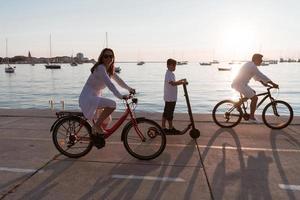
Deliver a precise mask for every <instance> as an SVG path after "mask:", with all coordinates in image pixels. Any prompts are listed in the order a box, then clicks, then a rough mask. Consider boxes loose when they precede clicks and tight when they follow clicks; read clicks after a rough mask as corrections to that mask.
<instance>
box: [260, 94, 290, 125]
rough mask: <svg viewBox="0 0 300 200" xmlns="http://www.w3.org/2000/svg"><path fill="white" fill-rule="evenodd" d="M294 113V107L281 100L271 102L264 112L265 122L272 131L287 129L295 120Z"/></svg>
mask: <svg viewBox="0 0 300 200" xmlns="http://www.w3.org/2000/svg"><path fill="white" fill-rule="evenodd" d="M293 116H294V112H293V109H292V107H291V106H290V105H289V104H288V103H286V102H284V101H280V100H276V101H273V102H270V103H269V104H267V105H266V107H265V108H264V110H263V112H262V119H263V122H264V123H265V124H266V125H267V126H268V127H269V128H272V129H282V128H285V127H287V126H288V125H289V124H290V123H291V121H292V120H293Z"/></svg>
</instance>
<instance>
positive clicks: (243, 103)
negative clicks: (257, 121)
mask: <svg viewBox="0 0 300 200" xmlns="http://www.w3.org/2000/svg"><path fill="white" fill-rule="evenodd" d="M271 88H272V87H269V88H267V92H263V93H259V94H257V95H255V96H257V97H259V96H264V97H263V98H262V99H261V100H260V101H259V103H258V104H257V106H256V109H257V108H259V107H260V106H261V105H262V104H263V103H264V102H265V100H266V99H267V98H269V99H270V101H271V102H273V101H274V98H273V97H272V95H271V92H270V89H271ZM246 101H248V98H242V95H241V98H240V100H239V102H238V103H237V105H238V106H240V105H241V107H242V109H243V115H248V113H247V107H246V106H245V102H246ZM273 110H274V114H275V115H278V114H277V110H276V107H275V106H273Z"/></svg>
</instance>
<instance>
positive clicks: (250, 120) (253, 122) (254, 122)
mask: <svg viewBox="0 0 300 200" xmlns="http://www.w3.org/2000/svg"><path fill="white" fill-rule="evenodd" d="M248 122H250V123H252V124H261V123H262V122H261V121H259V120H258V119H249V120H248Z"/></svg>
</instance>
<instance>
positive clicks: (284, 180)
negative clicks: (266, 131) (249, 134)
mask: <svg viewBox="0 0 300 200" xmlns="http://www.w3.org/2000/svg"><path fill="white" fill-rule="evenodd" d="M270 137H271V138H270V141H271V146H272V149H273V157H274V160H275V163H276V166H277V168H278V172H279V174H280V177H281V180H282V183H283V184H287V185H289V184H290V183H289V180H288V178H287V176H286V174H285V171H284V168H283V166H282V164H281V161H280V156H279V153H278V151H276V149H277V143H276V141H277V138H278V137H283V138H285V139H286V140H287V141H288V142H289V143H290V144H293V146H296V147H298V148H300V142H299V141H298V140H297V139H296V138H294V137H293V136H291V135H290V134H288V133H286V132H285V131H283V130H272V131H271V135H270ZM286 192H287V195H288V197H289V199H292V200H294V199H296V197H295V194H294V192H293V191H292V190H286Z"/></svg>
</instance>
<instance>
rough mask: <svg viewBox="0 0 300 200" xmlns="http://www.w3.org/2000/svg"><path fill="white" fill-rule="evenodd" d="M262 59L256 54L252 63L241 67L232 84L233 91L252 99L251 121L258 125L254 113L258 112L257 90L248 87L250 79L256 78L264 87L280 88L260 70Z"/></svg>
mask: <svg viewBox="0 0 300 200" xmlns="http://www.w3.org/2000/svg"><path fill="white" fill-rule="evenodd" d="M262 57H263V55H261V54H254V55H253V56H252V61H250V62H247V63H245V64H244V65H243V66H242V67H241V69H240V71H239V73H238V75H237V76H236V77H235V79H234V80H233V82H232V84H231V87H232V88H233V89H235V90H237V91H238V92H240V93H241V94H242V95H243V96H244V97H246V98H248V99H251V104H250V118H249V121H251V122H253V123H257V120H256V119H255V116H254V113H255V110H256V104H257V100H258V97H257V96H256V95H255V94H256V93H255V90H253V89H252V88H251V87H250V86H248V83H249V81H250V79H251V78H254V80H256V81H260V82H261V83H262V84H263V85H264V86H266V85H267V84H271V85H272V86H273V87H275V88H278V85H277V84H276V83H274V82H272V81H271V80H270V79H269V78H268V77H267V76H266V75H264V74H263V73H262V72H261V71H259V70H258V68H257V66H260V65H261V63H262Z"/></svg>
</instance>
